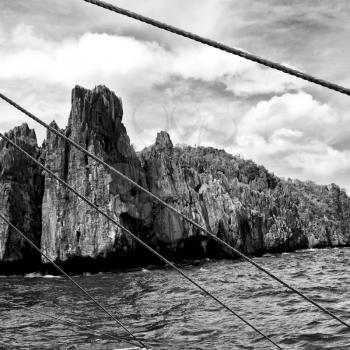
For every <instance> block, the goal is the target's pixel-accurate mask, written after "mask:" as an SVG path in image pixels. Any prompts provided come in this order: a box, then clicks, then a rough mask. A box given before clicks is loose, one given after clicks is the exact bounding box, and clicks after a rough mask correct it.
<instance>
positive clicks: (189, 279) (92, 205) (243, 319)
mask: <svg viewBox="0 0 350 350" xmlns="http://www.w3.org/2000/svg"><path fill="white" fill-rule="evenodd" d="M0 137H2V138H3V139H4V140H6V141H7V142H8V143H9V144H11V145H12V146H13V147H14V148H16V149H17V150H18V151H20V152H21V153H23V154H24V155H25V156H27V157H28V158H29V159H31V160H32V161H33V162H34V163H35V164H37V165H38V166H39V167H40V168H42V169H43V170H44V171H45V172H46V173H48V174H49V176H50V177H51V178H54V179H55V180H57V181H58V182H59V183H60V184H61V185H63V186H65V187H66V188H67V189H69V190H70V191H71V192H73V193H74V194H75V195H76V196H77V197H79V198H80V199H81V200H83V201H84V202H85V203H87V204H88V205H89V206H90V207H92V208H93V209H95V210H96V211H97V212H98V213H100V214H101V215H103V216H104V217H105V218H106V219H107V220H109V221H111V222H112V223H113V224H114V225H116V226H117V227H119V228H120V229H122V230H123V231H125V232H126V233H127V234H128V235H129V236H130V237H132V238H133V239H134V240H135V241H136V242H138V243H139V244H140V245H141V246H143V247H144V248H146V249H147V250H148V251H149V252H151V253H152V254H153V255H155V256H156V257H158V258H159V259H160V260H162V261H163V262H164V263H166V264H167V265H168V266H170V267H171V268H172V269H173V270H175V271H177V272H178V273H179V274H180V275H181V276H183V277H184V278H185V279H187V280H188V281H189V282H190V283H192V284H193V285H195V286H196V287H197V288H198V289H200V290H201V291H202V292H203V293H204V294H206V295H207V296H209V297H210V298H212V299H213V300H214V301H215V302H217V303H218V304H219V305H221V306H222V307H223V308H224V309H226V310H227V311H229V312H230V313H231V314H232V315H234V316H236V317H237V318H239V319H240V320H241V321H242V322H244V323H245V324H246V325H248V326H249V327H251V328H252V329H253V330H254V331H255V332H257V333H258V334H260V335H261V336H262V337H263V338H265V339H266V340H268V341H269V342H270V343H272V344H273V345H274V346H275V347H276V348H278V349H281V350H282V348H281V347H280V346H279V345H278V344H277V343H276V342H275V341H274V340H272V339H271V338H270V337H269V336H267V335H265V334H264V333H263V332H262V331H260V330H259V329H258V328H257V327H255V326H254V325H253V324H252V323H250V322H249V321H247V320H246V319H245V318H243V317H242V316H240V315H239V314H237V313H236V312H235V311H234V310H233V309H231V308H230V307H229V306H227V305H226V304H225V303H223V302H222V301H221V300H220V299H218V298H217V297H216V296H215V295H213V294H212V293H211V292H209V291H208V290H206V289H205V288H204V287H202V286H201V285H200V284H199V283H197V282H196V281H195V280H193V279H192V278H191V277H189V276H188V275H187V274H185V273H184V272H183V271H181V270H180V269H179V268H178V267H176V266H175V265H174V264H173V263H172V262H170V261H169V260H168V259H166V258H165V257H163V256H162V255H161V254H159V253H158V252H157V251H155V250H154V249H153V248H151V247H150V246H149V245H147V244H146V243H145V242H144V241H143V240H141V239H140V238H139V237H137V236H136V235H134V234H133V233H132V232H131V231H130V230H128V229H127V228H126V227H124V226H123V225H121V224H120V223H119V222H118V221H116V220H115V219H113V218H111V217H110V216H109V215H108V214H107V213H106V212H104V211H103V210H101V209H100V208H99V207H98V206H97V205H95V204H94V203H92V202H91V201H90V200H89V199H87V198H86V197H85V196H83V195H82V194H80V193H79V192H78V191H76V190H75V189H74V188H73V187H72V186H70V185H69V184H67V183H66V182H65V181H63V180H62V179H61V178H60V177H58V176H57V175H56V174H54V173H53V172H52V171H51V170H50V169H48V168H47V167H46V166H45V165H43V164H41V163H40V162H39V161H38V160H37V159H35V158H34V157H33V156H32V155H30V154H29V153H28V152H26V151H25V150H24V149H23V148H21V147H20V146H19V145H17V144H16V143H15V142H13V141H12V140H10V139H9V138H8V137H7V136H5V135H3V134H2V133H1V132H0ZM0 218H2V219H3V220H5V221H6V222H7V223H8V224H10V225H11V226H12V227H13V228H15V229H16V231H17V232H18V233H19V234H21V235H23V237H24V238H25V239H26V240H27V241H28V242H29V243H30V244H31V245H32V246H33V247H34V248H35V249H37V250H38V251H39V252H40V254H42V255H43V256H44V257H45V258H46V259H47V260H48V261H50V262H51V263H52V264H53V265H54V266H55V267H56V268H57V269H58V270H59V271H60V272H62V273H63V274H64V275H65V276H66V277H68V278H69V279H70V280H71V281H72V282H73V283H74V284H75V285H76V286H77V287H78V288H79V289H82V288H81V287H80V286H79V285H78V284H77V283H76V282H75V281H74V280H73V279H72V278H71V277H70V276H68V275H67V274H66V273H65V272H64V271H63V270H62V269H61V268H60V267H59V266H57V265H56V264H55V263H54V262H53V261H52V260H51V259H50V258H49V257H48V256H47V255H46V254H45V253H43V252H42V251H41V250H40V249H39V248H38V247H36V246H35V245H34V243H32V242H31V241H30V239H29V238H28V237H26V236H25V235H24V234H23V233H22V232H21V231H20V230H19V229H17V228H16V227H15V226H13V225H12V224H11V223H10V222H9V221H8V220H7V219H6V218H4V217H3V216H2V215H1V214H0ZM82 291H83V292H84V293H85V294H86V295H87V296H89V298H90V299H92V300H93V301H94V302H95V304H97V305H98V306H99V307H100V308H102V309H103V310H105V312H107V313H108V314H109V315H110V316H111V317H113V318H115V317H114V316H113V315H112V314H110V313H109V312H108V310H106V309H105V308H104V307H103V306H102V305H101V304H99V303H98V302H97V301H96V300H95V299H93V297H92V296H90V295H89V294H88V293H87V292H86V291H85V290H84V289H82ZM116 321H117V322H118V324H120V321H119V320H117V319H116ZM123 328H124V329H125V330H126V331H127V332H128V333H129V335H131V336H132V337H133V338H134V339H136V337H135V336H134V335H133V334H132V333H131V332H130V331H128V330H127V329H126V328H125V327H124V326H123ZM136 341H138V342H139V343H140V344H142V346H144V347H146V346H145V345H144V344H143V343H142V342H141V341H140V340H138V339H136Z"/></svg>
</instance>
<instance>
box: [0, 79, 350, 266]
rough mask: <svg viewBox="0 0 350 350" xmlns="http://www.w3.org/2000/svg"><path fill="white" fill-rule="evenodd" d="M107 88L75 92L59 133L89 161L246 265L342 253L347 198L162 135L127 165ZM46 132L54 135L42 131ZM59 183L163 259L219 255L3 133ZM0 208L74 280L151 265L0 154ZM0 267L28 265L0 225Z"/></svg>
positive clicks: (25, 139)
mask: <svg viewBox="0 0 350 350" xmlns="http://www.w3.org/2000/svg"><path fill="white" fill-rule="evenodd" d="M122 116H123V108H122V103H121V100H120V99H119V98H118V97H116V95H115V94H114V93H113V92H111V91H110V90H108V89H107V88H106V87H103V86H99V87H97V88H95V89H93V90H92V91H90V90H86V89H83V88H81V87H76V88H74V90H73V93H72V110H71V114H70V117H69V122H68V126H67V127H66V129H65V130H62V132H64V133H65V134H66V135H67V136H68V137H70V138H72V139H73V140H74V141H75V142H77V143H79V144H80V145H81V146H83V147H86V148H87V149H88V150H89V151H90V152H92V153H94V154H96V155H97V156H98V157H100V158H102V159H103V160H104V161H106V162H107V163H109V164H111V165H112V166H114V167H116V168H117V169H118V170H120V171H121V172H123V173H124V174H126V175H128V176H129V177H131V178H132V179H133V180H134V181H136V182H138V183H139V184H140V185H142V186H143V187H145V188H147V189H149V190H150V191H152V192H153V193H155V194H157V195H158V196H159V197H161V198H162V199H163V200H164V201H166V202H167V203H169V204H171V205H173V206H175V207H176V208H178V209H179V210H181V211H182V212H183V213H185V214H186V215H188V216H189V217H191V218H192V219H193V220H195V221H196V222H198V223H200V224H201V225H203V226H205V227H206V228H207V229H209V230H211V231H212V232H213V233H214V234H215V235H217V236H219V237H220V238H222V239H224V240H225V241H227V242H229V243H230V244H231V245H233V246H235V247H236V248H238V249H240V250H241V251H243V252H245V253H248V254H253V255H257V254H262V253H264V252H282V251H290V250H295V249H300V248H308V247H328V246H344V245H349V243H350V199H349V197H347V195H346V193H345V192H344V191H342V190H341V189H340V188H339V187H338V186H336V185H334V184H332V185H330V186H320V185H316V184H314V183H312V182H301V181H292V180H288V181H286V180H283V179H280V178H278V177H276V176H274V175H273V174H271V173H269V172H268V171H267V170H266V169H265V168H264V167H262V166H258V165H256V164H255V163H254V162H252V161H247V160H244V159H242V158H240V157H236V156H232V155H230V154H228V153H226V152H225V151H223V150H217V149H214V148H206V147H197V148H194V147H190V146H186V147H176V146H174V145H173V144H172V142H171V139H170V136H169V135H168V134H167V133H166V132H160V133H158V135H157V138H156V142H155V144H154V145H152V146H150V147H148V148H146V149H144V150H143V151H141V152H139V153H138V154H136V153H135V151H134V150H133V148H132V147H131V145H130V140H129V137H128V135H127V132H126V130H125V127H124V125H123V123H122ZM52 126H54V127H55V128H57V125H56V124H55V123H53V124H52ZM9 135H10V137H11V138H13V139H14V140H16V142H19V143H20V144H21V145H22V146H24V147H26V149H27V150H28V151H29V152H30V153H31V154H33V155H34V156H35V157H39V156H40V155H41V157H42V159H43V161H44V162H45V164H46V165H47V166H48V167H49V168H50V169H51V170H52V171H54V172H55V173H56V174H57V175H58V176H60V177H61V178H63V179H64V180H65V181H67V182H68V183H69V184H70V185H72V186H73V187H74V188H76V189H77V190H78V191H79V192H80V193H82V194H84V195H85V196H86V197H87V198H88V199H89V200H91V201H92V202H93V203H95V204H96V205H98V206H99V207H100V208H101V209H102V210H104V211H106V212H107V213H108V214H109V215H110V216H112V217H114V218H115V219H116V220H118V221H119V222H120V223H122V224H123V225H125V226H127V227H128V228H129V229H131V230H132V231H133V232H134V233H136V234H137V235H139V236H140V237H141V238H142V239H143V240H145V241H146V242H147V243H149V244H151V245H152V246H153V247H154V248H156V249H157V250H158V251H160V252H162V253H163V254H165V255H167V256H168V257H170V258H172V259H183V258H186V259H191V258H198V257H207V256H210V257H222V256H228V255H229V254H228V253H227V252H225V251H224V250H223V249H222V248H221V247H218V246H217V245H216V244H214V243H213V242H212V241H211V240H209V239H208V238H207V237H206V236H205V235H203V234H202V233H201V232H200V231H199V230H197V229H195V228H193V227H192V226H191V225H189V224H188V223H187V222H185V221H184V220H182V219H181V218H179V217H178V216H176V215H175V214H174V213H172V212H171V211H169V210H168V209H166V208H164V207H163V206H162V205H159V204H158V203H156V202H155V201H152V200H150V199H149V198H148V197H147V196H146V195H145V194H143V193H140V191H139V190H137V189H136V188H133V187H132V186H130V185H129V184H128V183H127V182H125V181H124V180H122V179H120V178H118V176H115V175H113V174H111V173H110V172H109V171H107V170H106V169H105V168H104V167H102V166H101V165H99V164H96V162H95V161H93V160H91V159H90V158H88V157H86V156H84V155H83V154H81V153H80V152H79V151H77V150H76V149H75V148H72V147H71V146H70V145H69V144H67V143H66V142H65V141H63V140H61V139H60V138H58V137H57V136H56V135H53V134H51V133H48V134H47V139H46V141H45V142H44V144H43V147H42V149H41V151H40V150H39V148H38V147H37V145H36V139H35V134H34V132H33V131H31V130H29V129H28V127H27V126H22V127H20V128H16V129H14V130H13V131H11V132H10V133H9ZM0 171H1V172H0V174H1V177H0V190H1V193H0V207H1V210H2V212H4V213H5V214H6V215H7V216H8V217H9V218H10V219H11V220H12V221H13V222H14V223H15V224H17V225H18V226H19V227H20V228H22V229H24V230H25V231H26V232H27V233H28V234H30V235H31V237H32V238H34V239H36V240H37V241H40V239H41V247H42V249H43V250H44V251H45V252H46V253H47V254H48V255H49V256H50V257H51V258H52V259H54V260H56V261H58V262H61V263H65V264H66V266H69V267H70V268H72V267H74V268H77V269H78V270H91V269H92V270H99V269H105V268H106V269H109V268H114V267H117V266H120V265H121V264H132V263H137V264H142V263H146V262H149V261H150V256H149V255H147V254H145V251H144V250H143V249H142V248H140V247H138V246H137V245H135V243H134V242H132V241H131V240H130V239H129V237H127V236H126V235H125V233H124V232H122V231H121V230H120V229H118V228H117V227H115V226H114V225H113V224H111V223H110V222H108V221H107V220H106V219H105V218H103V217H102V216H101V215H99V214H98V213H96V212H95V211H94V210H93V209H91V208H90V207H89V206H88V205H87V204H85V203H84V202H82V201H81V200H79V199H77V198H76V196H75V195H74V194H71V193H69V192H68V191H67V190H66V189H65V188H64V187H62V186H61V185H59V184H58V183H57V182H56V181H54V180H52V179H51V178H50V177H48V176H45V183H44V185H43V181H42V177H41V175H40V171H39V170H38V169H37V168H36V167H34V166H33V165H32V164H30V162H29V161H27V160H26V159H24V158H23V157H22V156H21V155H20V154H18V152H16V151H14V150H12V149H11V148H9V147H7V146H6V144H5V143H4V142H2V143H0ZM0 254H1V255H0V260H1V261H2V262H6V261H13V260H15V261H25V260H30V261H32V260H33V259H34V260H35V259H37V257H36V256H35V257H34V255H33V253H32V251H31V250H30V249H29V247H27V246H26V245H25V244H24V243H23V242H22V241H21V240H20V239H19V238H18V237H17V236H16V235H15V234H14V233H13V232H11V230H9V228H8V227H6V225H4V224H3V223H0Z"/></svg>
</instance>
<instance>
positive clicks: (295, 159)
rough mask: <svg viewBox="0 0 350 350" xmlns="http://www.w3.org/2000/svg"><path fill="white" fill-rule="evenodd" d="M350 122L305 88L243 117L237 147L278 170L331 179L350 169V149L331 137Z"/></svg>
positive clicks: (234, 150) (293, 174)
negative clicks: (337, 144)
mask: <svg viewBox="0 0 350 350" xmlns="http://www.w3.org/2000/svg"><path fill="white" fill-rule="evenodd" d="M348 124H349V123H348V120H347V118H345V116H343V117H340V116H339V115H338V113H337V112H336V111H335V110H334V108H332V107H331V106H330V105H328V104H326V103H321V102H319V101H317V100H315V99H314V98H313V97H312V96H311V95H309V94H307V93H305V92H299V93H294V94H291V93H286V94H283V95H281V96H274V97H272V98H271V99H269V100H265V101H260V102H258V103H257V104H256V105H255V106H253V107H252V108H251V109H250V110H249V111H248V112H247V113H246V114H245V115H244V117H243V118H242V120H241V122H240V124H239V125H238V127H237V136H236V138H235V140H234V145H233V146H232V147H231V148H230V149H231V151H233V152H237V153H241V154H244V155H246V156H248V157H250V158H252V159H254V160H256V161H257V162H259V163H262V164H265V165H268V167H269V168H270V169H271V170H272V171H276V172H277V173H278V174H280V175H282V176H285V177H288V176H295V175H296V174H297V175H296V176H298V177H299V178H302V179H314V180H316V181H320V182H327V181H329V178H331V177H333V176H338V175H339V173H344V172H346V171H347V172H348V171H350V152H349V151H348V150H346V149H345V150H337V149H336V148H334V147H332V146H331V145H330V142H329V140H332V139H334V138H336V135H337V133H338V132H339V129H342V127H341V126H343V129H347V130H349V127H348Z"/></svg>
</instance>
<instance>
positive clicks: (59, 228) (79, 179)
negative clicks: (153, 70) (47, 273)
mask: <svg viewBox="0 0 350 350" xmlns="http://www.w3.org/2000/svg"><path fill="white" fill-rule="evenodd" d="M122 114H123V109H122V103H121V100H120V99H119V98H118V97H117V96H116V95H115V94H114V93H112V92H111V91H110V90H108V89H107V88H105V87H103V86H99V87H97V88H95V89H94V90H92V91H90V90H85V89H83V88H81V87H78V86H77V87H75V89H74V90H73V92H72V110H71V114H70V117H69V122H68V126H67V128H66V129H65V130H64V131H63V132H64V133H65V134H66V135H67V136H68V137H70V138H71V139H72V140H74V141H75V142H77V143H78V144H80V145H81V146H83V147H85V148H87V149H88V150H89V151H90V152H92V153H93V154H95V155H96V156H98V157H100V158H101V159H103V160H104V161H106V162H107V163H108V164H110V165H112V166H114V167H116V168H117V169H118V170H120V171H121V172H122V173H124V174H126V175H127V176H129V177H131V178H132V179H133V180H135V181H136V182H138V183H140V184H142V185H143V186H147V184H146V183H145V178H144V176H143V173H142V169H141V167H140V162H139V160H138V159H137V157H136V154H135V152H134V150H133V148H132V147H131V145H130V140H129V137H128V135H127V133H126V130H125V127H124V125H123V124H122ZM53 126H54V127H57V126H56V125H53ZM44 150H45V151H44V153H45V159H46V165H47V166H48V167H49V168H50V169H51V170H53V171H54V172H55V173H56V174H57V175H58V176H60V177H61V178H62V179H64V180H65V181H66V182H68V183H69V184H70V185H71V186H72V187H74V188H75V189H76V190H77V191H78V192H79V193H81V194H83V195H84V196H86V197H87V198H88V199H89V200H90V201H92V202H93V203H94V204H95V205H97V206H98V207H99V208H100V209H102V210H104V211H105V212H107V213H108V214H109V215H110V216H112V217H114V218H115V219H117V220H118V221H120V222H121V223H122V224H125V225H126V226H128V227H130V228H133V230H135V229H136V231H137V233H139V234H142V232H145V229H144V228H143V227H142V225H138V224H139V223H141V222H142V223H143V224H144V225H147V222H148V221H147V217H148V216H149V214H150V210H151V207H150V206H149V204H148V201H146V202H145V201H142V200H140V199H142V197H143V195H141V194H140V193H139V192H138V191H136V190H135V188H133V187H132V186H130V185H129V184H128V183H127V182H126V181H125V180H122V179H121V178H119V177H117V176H115V175H112V174H111V173H110V172H109V171H107V170H106V169H105V168H104V167H103V166H101V165H100V164H96V162H95V161H94V160H92V159H91V158H89V157H87V156H86V155H84V154H83V153H81V152H80V151H78V150H77V149H76V148H74V147H71V146H70V145H69V144H67V143H66V142H65V141H63V140H62V139H60V138H59V137H58V136H56V135H53V134H51V133H50V132H49V133H48V135H47V141H46V144H45V147H44ZM42 227H43V231H42V232H43V234H42V248H43V250H44V251H45V252H46V253H47V254H48V255H49V256H50V257H51V258H52V259H56V260H58V261H66V260H69V259H72V258H77V257H85V258H86V257H89V258H93V259H96V258H99V257H107V256H108V255H110V254H112V255H113V254H114V255H117V256H123V255H130V253H131V252H132V251H133V250H134V242H132V241H130V239H129V238H128V237H127V236H126V235H125V234H124V232H122V231H121V230H120V229H118V228H117V227H115V225H113V224H112V223H110V222H109V221H108V220H107V219H106V218H104V217H103V216H102V215H100V214H99V213H98V212H96V211H95V210H94V209H92V208H91V207H90V206H89V205H88V204H86V203H85V202H83V201H82V200H80V199H79V198H77V197H76V196H75V195H74V194H72V193H70V192H69V191H67V189H65V188H64V187H63V186H62V185H60V184H58V183H57V182H56V181H55V180H52V179H51V178H50V177H49V176H46V177H45V193H44V198H43V210H42Z"/></svg>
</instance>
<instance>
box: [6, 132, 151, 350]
mask: <svg viewBox="0 0 350 350" xmlns="http://www.w3.org/2000/svg"><path fill="white" fill-rule="evenodd" d="M0 137H2V138H4V139H5V140H6V141H8V142H9V143H11V144H12V145H13V146H14V147H15V148H17V149H18V150H21V148H20V147H19V146H17V145H16V144H15V143H13V142H12V141H11V140H10V139H8V138H7V137H6V136H4V135H2V134H1V133H0ZM23 153H24V154H25V155H26V156H28V157H30V158H31V159H32V160H35V161H36V163H37V164H41V163H40V162H39V161H37V160H36V159H35V158H34V157H32V156H31V155H30V154H29V153H27V152H25V151H23ZM41 165H42V164H41ZM0 218H1V219H2V220H3V221H5V222H6V223H7V224H8V225H9V226H11V227H12V228H13V229H14V230H15V231H16V232H17V233H18V234H19V235H20V236H21V237H23V239H25V240H26V241H27V242H28V243H29V244H30V245H31V246H32V247H33V248H34V249H35V250H36V251H37V252H39V253H40V254H41V255H42V256H43V257H44V258H45V259H47V260H48V261H49V262H50V263H51V264H52V265H53V266H54V267H55V268H56V270H57V271H59V272H60V273H61V274H62V275H64V276H65V277H66V278H68V279H69V281H70V282H72V283H73V284H74V285H75V286H76V287H77V288H78V289H79V290H80V291H81V292H83V293H84V294H85V295H86V296H87V297H88V298H89V299H90V300H91V301H92V302H93V303H94V304H95V305H97V306H98V307H99V308H100V309H101V310H103V311H104V312H105V313H106V314H107V315H108V316H110V317H111V318H112V319H113V320H114V321H115V322H116V323H117V324H118V325H119V326H120V327H122V328H123V329H124V331H125V332H126V333H128V335H129V336H130V337H131V338H132V339H134V340H135V341H136V342H138V343H139V344H140V345H141V346H142V347H144V348H147V347H146V346H145V344H144V343H143V342H142V341H141V340H138V339H137V338H136V337H135V335H133V334H132V333H131V332H130V331H129V330H128V328H127V327H126V326H124V324H123V323H122V322H121V321H120V320H119V319H118V318H116V317H115V316H114V315H113V314H112V313H111V312H110V311H108V310H107V309H106V308H105V307H104V306H103V305H102V304H101V303H100V302H98V301H97V300H96V299H95V298H94V297H93V296H92V295H91V294H90V293H89V292H88V291H86V290H85V289H84V288H83V287H82V286H81V285H80V284H79V283H78V282H76V281H75V280H74V279H73V278H72V277H70V276H69V275H68V274H67V273H66V272H65V271H63V270H62V269H61V268H60V267H59V266H58V265H57V264H56V263H55V262H54V261H53V260H52V259H51V258H49V257H48V255H47V254H45V253H44V252H43V251H42V250H41V249H40V248H38V247H37V246H36V245H35V244H34V243H33V241H32V240H31V239H29V238H28V237H27V236H26V235H25V234H24V233H23V232H22V231H21V230H20V229H18V228H17V227H16V226H15V225H13V224H12V223H11V222H10V221H9V220H8V219H7V218H6V217H5V216H4V215H3V214H1V213H0Z"/></svg>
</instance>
